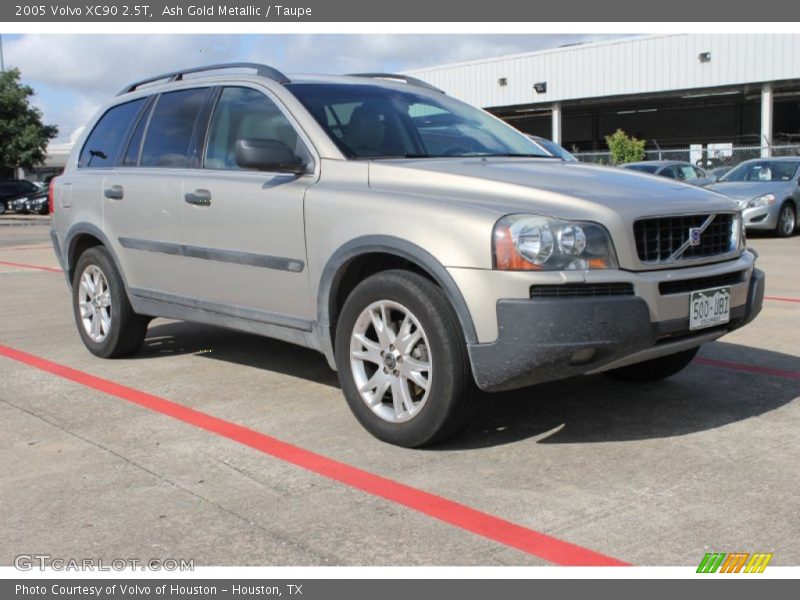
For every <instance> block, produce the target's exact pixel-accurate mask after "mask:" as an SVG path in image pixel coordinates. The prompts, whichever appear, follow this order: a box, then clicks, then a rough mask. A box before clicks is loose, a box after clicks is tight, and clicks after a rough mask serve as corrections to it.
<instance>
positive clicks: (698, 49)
mask: <svg viewBox="0 0 800 600" xmlns="http://www.w3.org/2000/svg"><path fill="white" fill-rule="evenodd" d="M407 74H408V75H412V76H414V77H418V78H420V79H422V80H424V81H427V82H429V83H431V84H433V85H435V86H437V87H439V88H441V89H443V90H444V91H446V92H447V93H448V94H451V95H453V96H455V97H457V98H461V99H463V100H465V101H467V102H469V103H471V104H475V105H478V106H481V107H484V108H486V109H488V110H490V111H491V112H493V113H494V114H496V115H498V116H499V117H501V118H502V119H504V120H506V121H508V122H509V123H511V124H513V125H514V126H516V127H518V128H519V129H521V130H523V131H525V132H527V133H533V134H537V135H541V136H544V137H549V138H551V139H553V140H555V141H558V142H560V143H562V144H563V145H564V146H566V147H567V148H570V149H573V150H578V151H591V150H605V149H606V148H605V142H604V137H605V135H607V134H609V133H613V132H614V131H615V130H616V129H617V128H621V129H623V130H624V131H626V132H627V133H629V134H631V135H635V136H636V137H638V138H640V139H645V140H647V141H648V146H649V147H651V148H652V147H660V148H676V147H683V148H688V147H689V146H690V145H693V146H694V147H697V146H698V145H702V146H704V147H707V146H708V145H709V144H711V145H735V146H742V145H752V146H763V148H762V153H764V154H767V153H769V152H770V147H771V146H774V145H778V144H791V143H795V144H798V143H800V35H755V34H754V35H735V34H733V35H727V34H669V35H649V36H637V37H630V38H622V39H618V40H613V41H604V42H595V43H588V44H579V45H571V46H566V47H561V48H556V49H551V50H543V51H538V52H529V53H525V54H516V55H512V56H502V57H498V58H491V59H483V60H476V61H470V62H464V63H458V64H449V65H442V66H437V67H431V68H426V69H417V70H413V71H408V72H407Z"/></svg>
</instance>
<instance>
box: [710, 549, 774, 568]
mask: <svg viewBox="0 0 800 600" xmlns="http://www.w3.org/2000/svg"><path fill="white" fill-rule="evenodd" d="M772 556H773V555H772V554H767V553H766V552H755V553H753V554H749V553H747V552H733V553H730V554H726V553H725V552H708V553H706V555H705V556H704V557H703V560H701V561H700V565H699V566H698V567H697V572H698V573H763V572H764V569H766V568H767V565H768V564H769V561H771V560H772Z"/></svg>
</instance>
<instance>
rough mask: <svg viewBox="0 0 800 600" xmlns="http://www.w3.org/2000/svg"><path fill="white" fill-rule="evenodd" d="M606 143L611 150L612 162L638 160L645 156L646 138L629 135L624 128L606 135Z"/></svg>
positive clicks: (620, 162)
mask: <svg viewBox="0 0 800 600" xmlns="http://www.w3.org/2000/svg"><path fill="white" fill-rule="evenodd" d="M606 144H608V149H609V150H610V151H611V164H612V165H620V164H622V163H628V162H636V161H637V160H642V159H643V158H644V140H637V139H636V138H635V137H628V136H627V134H626V133H625V132H624V131H622V129H617V131H616V132H614V134H613V135H607V136H606Z"/></svg>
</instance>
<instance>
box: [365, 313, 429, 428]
mask: <svg viewBox="0 0 800 600" xmlns="http://www.w3.org/2000/svg"><path fill="white" fill-rule="evenodd" d="M350 368H351V370H352V373H353V379H354V380H355V384H356V387H357V388H358V393H359V394H360V396H361V399H362V400H363V401H364V403H365V404H366V405H367V406H368V407H369V408H370V410H372V412H374V413H375V414H376V415H377V416H378V417H380V418H381V419H383V420H384V421H387V422H390V423H404V422H407V421H410V420H411V419H413V418H414V417H415V416H416V415H417V414H419V412H420V411H421V410H422V408H423V406H424V405H425V403H426V402H427V400H428V395H429V393H430V389H431V378H432V375H433V364H432V358H431V352H430V346H429V344H428V338H427V336H426V334H425V330H424V329H423V328H422V325H421V324H420V322H419V320H418V319H417V317H416V316H414V314H413V313H412V312H411V311H410V310H408V308H406V307H405V306H403V305H402V304H399V303H397V302H393V301H389V300H380V301H378V302H373V303H372V304H370V305H369V306H367V307H366V308H365V309H364V310H363V311H362V312H361V314H360V315H359V316H358V319H356V322H355V325H354V326H353V332H352V335H351V337H350Z"/></svg>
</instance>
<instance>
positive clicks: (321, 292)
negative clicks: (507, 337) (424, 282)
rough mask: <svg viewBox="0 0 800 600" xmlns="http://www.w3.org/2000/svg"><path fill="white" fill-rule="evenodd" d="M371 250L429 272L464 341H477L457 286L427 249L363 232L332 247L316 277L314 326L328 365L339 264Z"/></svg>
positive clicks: (333, 365)
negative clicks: (334, 248) (456, 318)
mask: <svg viewBox="0 0 800 600" xmlns="http://www.w3.org/2000/svg"><path fill="white" fill-rule="evenodd" d="M371 252H381V253H384V254H393V255H395V256H397V257H400V258H403V259H405V260H408V261H409V262H412V263H414V264H416V265H417V266H418V267H420V268H421V269H422V270H424V271H425V272H426V273H427V274H428V275H430V276H431V278H432V279H433V280H434V281H435V282H436V283H437V284H438V285H439V286H440V287H441V288H442V289H443V290H444V293H445V295H446V296H447V299H448V300H449V301H450V304H451V305H452V307H453V309H454V310H455V312H456V316H457V317H458V320H459V323H460V324H461V330H462V331H463V332H464V338H465V339H466V341H467V343H468V344H476V343H477V342H478V336H477V334H476V333H475V325H474V324H473V322H472V315H470V312H469V309H468V308H467V303H466V302H465V301H464V297H463V296H462V295H461V290H459V289H458V286H457V285H456V282H455V281H454V280H453V278H452V277H451V276H450V273H448V272H447V269H446V268H445V267H444V266H443V265H442V264H441V263H440V262H439V261H438V260H437V259H436V258H435V257H434V256H433V255H432V254H431V253H430V252H428V251H427V250H424V249H423V248H420V247H419V246H417V245H416V244H412V243H411V242H408V241H406V240H404V239H401V238H397V237H393V236H388V235H366V236H362V237H358V238H355V239H352V240H350V241H349V242H347V243H346V244H344V245H343V246H341V247H340V248H339V249H338V250H336V252H334V253H333V255H332V256H331V257H330V259H329V260H328V262H327V264H326V265H325V268H324V269H323V271H322V275H321V277H320V282H319V289H318V292H317V325H318V326H319V330H318V332H317V333H318V335H319V337H320V342H321V346H322V350H323V352H324V354H325V356H326V358H327V359H328V363H329V364H330V365H331V367H333V368H335V361H334V353H333V334H332V331H331V314H330V299H331V297H333V296H332V295H333V294H334V293H335V291H336V289H337V287H338V285H339V283H340V281H341V277H342V267H344V266H345V265H346V264H347V263H348V262H350V261H351V260H353V259H354V258H357V257H358V256H361V255H362V254H369V253H371Z"/></svg>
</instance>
